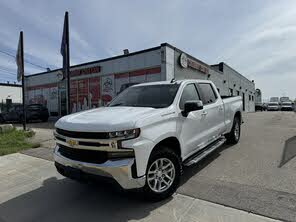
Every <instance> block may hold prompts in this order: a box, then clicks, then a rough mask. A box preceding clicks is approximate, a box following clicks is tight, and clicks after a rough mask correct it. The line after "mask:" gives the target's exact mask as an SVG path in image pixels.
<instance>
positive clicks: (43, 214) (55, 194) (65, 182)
mask: <svg viewBox="0 0 296 222" xmlns="http://www.w3.org/2000/svg"><path fill="white" fill-rule="evenodd" d="M140 195H141V194H139V193H136V192H128V193H127V192H122V191H120V190H119V189H114V187H113V185H112V184H111V185H110V184H107V183H101V184H97V183H93V184H81V183H78V182H75V181H72V180H69V179H61V180H57V179H56V178H55V177H52V178H49V179H47V180H45V181H44V183H43V186H42V187H40V188H38V189H36V190H33V191H31V192H28V193H25V194H23V195H20V196H18V197H16V198H14V199H11V200H9V201H7V202H5V203H3V204H1V205H0V221H5V222H6V221H9V222H17V221H21V222H26V221H45V222H46V221H73V222H74V221H79V222H81V221H98V222H99V221H108V222H109V221H110V222H112V221H129V220H132V219H134V220H138V219H142V218H145V217H147V216H148V215H149V214H150V212H151V211H152V210H154V209H155V208H158V207H160V206H161V205H163V204H165V203H167V202H168V201H170V200H171V199H168V200H166V201H163V202H158V203H151V202H145V201H144V200H141V199H140V198H139V196H140Z"/></svg>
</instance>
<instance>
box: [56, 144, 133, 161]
mask: <svg viewBox="0 0 296 222" xmlns="http://www.w3.org/2000/svg"><path fill="white" fill-rule="evenodd" d="M58 152H59V153H60V154H61V155H62V156H64V157H66V158H68V159H71V160H76V161H81V162H87V163H96V164H100V163H105V162H106V161H107V160H111V159H122V158H131V157H134V156H135V154H134V151H133V150H126V151H125V152H118V151H113V152H108V151H100V150H84V149H77V148H70V147H67V146H64V145H60V144H59V150H58Z"/></svg>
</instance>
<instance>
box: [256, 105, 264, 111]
mask: <svg viewBox="0 0 296 222" xmlns="http://www.w3.org/2000/svg"><path fill="white" fill-rule="evenodd" d="M259 110H260V111H261V112H262V111H263V110H264V107H263V104H262V103H255V111H259Z"/></svg>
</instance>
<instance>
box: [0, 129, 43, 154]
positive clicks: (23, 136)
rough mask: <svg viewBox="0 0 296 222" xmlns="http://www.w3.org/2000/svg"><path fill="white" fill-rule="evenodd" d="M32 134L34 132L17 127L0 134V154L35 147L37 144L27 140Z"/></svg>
mask: <svg viewBox="0 0 296 222" xmlns="http://www.w3.org/2000/svg"><path fill="white" fill-rule="evenodd" d="M34 135H35V132H33V131H23V130H17V129H13V130H11V131H9V132H5V133H2V134H0V156H2V155H6V154H10V153H15V152H19V151H21V150H24V149H29V148H33V147H34V148H35V147H37V144H32V143H30V142H29V141H28V138H30V137H32V136H34Z"/></svg>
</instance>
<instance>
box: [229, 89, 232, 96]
mask: <svg viewBox="0 0 296 222" xmlns="http://www.w3.org/2000/svg"><path fill="white" fill-rule="evenodd" d="M229 93H230V95H231V96H233V89H231V88H229Z"/></svg>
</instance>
